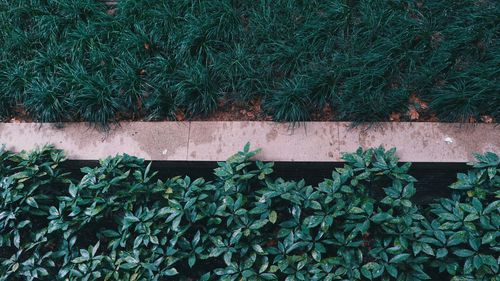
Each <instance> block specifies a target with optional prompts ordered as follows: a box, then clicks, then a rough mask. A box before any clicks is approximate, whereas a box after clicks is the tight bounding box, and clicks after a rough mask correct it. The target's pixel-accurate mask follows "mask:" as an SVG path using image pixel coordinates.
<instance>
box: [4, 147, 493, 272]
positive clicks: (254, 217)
mask: <svg viewBox="0 0 500 281" xmlns="http://www.w3.org/2000/svg"><path fill="white" fill-rule="evenodd" d="M256 153H257V152H256V151H250V149H249V147H248V146H247V147H245V149H244V151H242V152H239V153H237V154H236V155H234V156H232V157H231V158H229V159H228V160H227V161H226V162H221V163H219V165H218V166H219V167H218V168H217V169H215V171H214V178H213V179H212V180H210V181H209V180H205V179H203V178H198V179H191V178H189V177H188V176H184V177H180V176H179V177H173V178H169V179H166V180H164V181H161V180H159V179H157V177H156V172H155V171H152V170H151V168H150V164H148V163H145V162H144V161H143V160H142V159H138V158H135V157H132V156H129V155H119V156H116V157H113V158H107V159H103V160H101V161H100V163H99V165H97V166H96V167H85V168H82V176H81V177H79V178H78V179H76V178H74V177H73V176H72V175H70V174H68V173H67V172H65V168H63V167H64V166H61V164H62V163H63V161H64V159H65V158H64V155H63V153H62V152H61V151H59V150H55V149H53V148H50V147H45V148H42V149H40V150H37V151H33V152H30V153H26V152H22V153H19V154H15V153H11V152H8V151H5V150H2V151H0V176H1V177H0V178H1V181H0V195H1V196H0V280H489V281H491V280H499V277H498V272H499V250H500V249H499V239H500V237H499V236H500V231H499V227H500V200H499V195H500V193H499V191H500V189H499V188H500V166H499V165H500V160H499V158H498V156H497V155H496V154H493V153H487V154H484V155H478V156H477V159H478V162H477V163H474V164H472V165H473V166H472V167H471V168H470V170H469V171H467V172H466V173H464V174H458V177H457V180H456V182H455V183H454V184H452V185H451V186H450V188H451V189H452V191H453V195H452V196H450V197H449V198H436V200H435V201H434V203H432V204H430V205H418V204H416V203H415V202H414V201H413V199H412V197H413V195H414V194H415V193H416V192H418V191H417V190H416V189H415V188H414V186H413V184H414V182H415V181H416V179H415V178H414V177H413V176H411V175H410V174H409V173H408V171H409V168H410V164H398V162H397V160H398V159H397V157H395V150H394V149H392V150H389V151H385V150H384V149H382V148H378V149H368V150H365V151H363V150H361V149H359V150H358V151H356V152H355V153H351V154H346V155H344V160H346V164H345V165H344V166H343V167H342V168H337V169H336V170H335V171H333V172H332V175H331V177H330V178H328V179H325V180H324V181H323V182H321V183H319V185H317V186H311V185H307V183H305V182H304V181H298V182H297V181H287V180H286V179H281V178H277V179H276V178H273V164H272V163H262V162H253V161H250V158H251V157H253V156H255V154H256Z"/></svg>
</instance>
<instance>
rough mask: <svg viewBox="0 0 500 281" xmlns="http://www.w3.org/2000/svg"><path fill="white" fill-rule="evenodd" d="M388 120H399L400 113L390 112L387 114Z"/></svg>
mask: <svg viewBox="0 0 500 281" xmlns="http://www.w3.org/2000/svg"><path fill="white" fill-rule="evenodd" d="M389 120H391V121H393V122H399V121H400V120H401V113H398V112H393V113H391V115H390V116H389Z"/></svg>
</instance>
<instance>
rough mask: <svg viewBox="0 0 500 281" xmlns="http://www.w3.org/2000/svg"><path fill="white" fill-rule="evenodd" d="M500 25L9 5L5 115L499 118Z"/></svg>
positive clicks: (489, 2)
mask: <svg viewBox="0 0 500 281" xmlns="http://www.w3.org/2000/svg"><path fill="white" fill-rule="evenodd" d="M499 18H500V4H499V2H498V1H494V0H484V1H472V0H461V1H456V0H438V1H420V0H417V1H409V0H401V1H400V0H393V1H387V0H386V1H382V0H377V1H371V0H370V1H369V0H360V1H353V0H345V1H326V0H324V1H323V0H314V1H297V0H273V1H267V0H265V1H241V0H223V1H191V0H177V1H166V0H160V1H149V0H136V1H132V0H120V1H117V5H116V6H112V7H109V6H106V5H105V4H104V3H102V2H101V1H97V0H68V1H58V0H18V1H11V0H1V1H0V38H1V40H0V116H2V117H3V118H11V117H13V116H15V117H21V118H28V119H34V120H36V121H51V122H58V121H68V120H84V121H89V122H93V123H98V124H101V125H107V124H109V123H111V122H114V121H117V120H121V119H169V118H172V119H174V118H176V119H184V118H191V117H196V116H204V115H207V114H210V113H212V112H214V111H216V110H218V109H219V110H220V109H221V108H225V107H227V106H228V105H231V104H232V105H234V104H243V105H246V104H248V103H249V102H252V103H254V104H256V106H255V109H252V112H249V113H248V116H250V117H251V118H256V119H258V118H264V119H265V118H272V119H274V120H279V121H302V120H309V119H311V118H315V117H314V116H317V114H318V113H319V115H320V116H321V115H325V116H323V118H327V119H335V120H350V121H380V120H389V119H392V120H441V121H474V120H477V121H479V120H481V119H482V120H483V121H485V122H491V121H492V120H495V119H496V120H498V118H499V117H500V111H499V108H500V94H499V93H500V91H499V90H500V89H499V83H498V77H499V69H500V68H499V65H500V55H499V50H500V48H499V47H500V46H499V43H498V42H499V40H498V39H499V32H500V29H499V26H500V25H499V21H498V19H499ZM244 108H245V107H244ZM247 109H248V108H247ZM243 112H246V110H243ZM325 112H327V113H326V114H325ZM330 112H333V113H330Z"/></svg>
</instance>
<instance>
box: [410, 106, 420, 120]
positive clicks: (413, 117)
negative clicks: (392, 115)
mask: <svg viewBox="0 0 500 281" xmlns="http://www.w3.org/2000/svg"><path fill="white" fill-rule="evenodd" d="M407 114H408V116H409V117H410V120H412V121H413V120H418V118H420V114H419V113H418V111H417V110H416V109H415V107H414V106H413V105H412V106H410V108H409V109H408V113H407Z"/></svg>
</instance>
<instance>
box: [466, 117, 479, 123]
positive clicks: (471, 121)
mask: <svg viewBox="0 0 500 281" xmlns="http://www.w3.org/2000/svg"><path fill="white" fill-rule="evenodd" d="M467 122H468V123H476V122H477V119H476V117H473V116H471V117H469V119H467Z"/></svg>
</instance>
